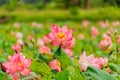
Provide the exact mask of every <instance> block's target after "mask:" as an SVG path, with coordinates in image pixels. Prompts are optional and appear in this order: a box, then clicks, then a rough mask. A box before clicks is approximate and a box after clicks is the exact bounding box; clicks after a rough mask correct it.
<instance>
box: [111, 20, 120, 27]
mask: <svg viewBox="0 0 120 80" xmlns="http://www.w3.org/2000/svg"><path fill="white" fill-rule="evenodd" d="M112 25H113V26H114V27H117V26H120V22H119V21H114V22H112Z"/></svg>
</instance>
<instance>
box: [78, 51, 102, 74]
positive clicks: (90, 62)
mask: <svg viewBox="0 0 120 80" xmlns="http://www.w3.org/2000/svg"><path fill="white" fill-rule="evenodd" d="M79 64H80V66H81V69H82V71H83V72H84V71H86V69H87V67H88V66H94V67H97V68H100V69H101V68H102V66H101V61H100V59H98V58H95V57H94V55H93V54H91V55H89V56H88V57H87V56H86V52H83V54H82V55H80V59H79Z"/></svg>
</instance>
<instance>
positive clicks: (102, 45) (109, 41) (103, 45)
mask: <svg viewBox="0 0 120 80" xmlns="http://www.w3.org/2000/svg"><path fill="white" fill-rule="evenodd" d="M103 37H104V39H103V40H101V41H100V43H99V45H98V46H99V48H100V49H102V50H107V49H108V48H109V47H111V46H112V39H111V37H110V36H108V35H106V34H104V35H103Z"/></svg>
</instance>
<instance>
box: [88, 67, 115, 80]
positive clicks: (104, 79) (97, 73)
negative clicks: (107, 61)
mask: <svg viewBox="0 0 120 80" xmlns="http://www.w3.org/2000/svg"><path fill="white" fill-rule="evenodd" d="M86 73H88V74H89V75H90V76H92V78H91V80H117V79H116V78H115V77H114V76H112V75H110V74H109V73H107V72H104V71H102V70H100V69H98V68H95V67H90V66H89V67H88V68H87V71H86Z"/></svg>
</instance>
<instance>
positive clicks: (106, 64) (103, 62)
mask: <svg viewBox="0 0 120 80" xmlns="http://www.w3.org/2000/svg"><path fill="white" fill-rule="evenodd" d="M99 59H100V61H101V65H102V66H103V67H105V66H108V58H102V57H100V58H99Z"/></svg>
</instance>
